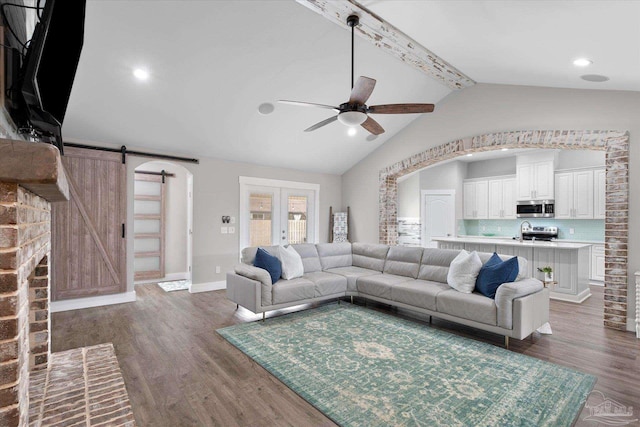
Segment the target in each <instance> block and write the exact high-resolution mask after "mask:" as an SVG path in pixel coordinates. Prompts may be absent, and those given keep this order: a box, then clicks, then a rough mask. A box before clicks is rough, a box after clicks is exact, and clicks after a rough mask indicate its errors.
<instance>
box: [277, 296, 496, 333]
mask: <svg viewBox="0 0 640 427" xmlns="http://www.w3.org/2000/svg"><path fill="white" fill-rule="evenodd" d="M274 289H275V287H274ZM436 307H437V308H438V312H439V313H444V314H449V315H451V316H456V317H461V318H463V319H469V320H474V321H476V322H479V323H485V324H487V325H497V318H498V316H497V314H496V313H497V309H496V303H495V301H494V300H492V299H491V298H487V297H485V296H484V295H482V294H479V293H477V292H474V293H472V294H463V293H462V292H458V291H456V290H455V289H449V290H448V291H443V292H440V293H439V294H438V296H437V298H436Z"/></svg>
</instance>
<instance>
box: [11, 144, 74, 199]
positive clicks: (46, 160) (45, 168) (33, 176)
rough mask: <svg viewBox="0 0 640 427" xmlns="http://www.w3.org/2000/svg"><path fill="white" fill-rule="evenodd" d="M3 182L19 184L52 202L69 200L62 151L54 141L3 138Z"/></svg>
mask: <svg viewBox="0 0 640 427" xmlns="http://www.w3.org/2000/svg"><path fill="white" fill-rule="evenodd" d="M0 182H4V183H15V184H19V185H20V186H22V187H24V188H26V189H27V190H29V191H31V192H32V193H34V194H36V195H38V196H40V197H42V198H43V199H45V200H47V201H48V202H62V201H66V200H69V184H68V183H67V176H66V175H65V173H64V168H63V167H62V161H61V160H60V153H59V152H58V149H57V148H56V147H54V146H53V145H50V144H43V143H37V142H26V141H17V140H11V139H0Z"/></svg>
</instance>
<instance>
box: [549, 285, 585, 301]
mask: <svg viewBox="0 0 640 427" xmlns="http://www.w3.org/2000/svg"><path fill="white" fill-rule="evenodd" d="M590 296H591V291H590V290H589V288H587V289H585V290H584V291H582V292H580V293H579V294H578V295H570V294H562V293H559V292H551V293H550V295H549V298H551V299H555V300H558V301H565V302H573V303H576V304H582V303H583V302H585V301H586V300H587V298H589V297H590Z"/></svg>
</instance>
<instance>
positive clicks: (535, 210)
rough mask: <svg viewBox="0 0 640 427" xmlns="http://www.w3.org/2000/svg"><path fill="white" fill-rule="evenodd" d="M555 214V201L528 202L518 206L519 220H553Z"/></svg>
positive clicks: (519, 203) (517, 214) (521, 202)
mask: <svg viewBox="0 0 640 427" xmlns="http://www.w3.org/2000/svg"><path fill="white" fill-rule="evenodd" d="M554 213H555V210H554V201H553V200H526V201H519V202H518V204H517V205H516V216H517V217H518V218H553V216H554Z"/></svg>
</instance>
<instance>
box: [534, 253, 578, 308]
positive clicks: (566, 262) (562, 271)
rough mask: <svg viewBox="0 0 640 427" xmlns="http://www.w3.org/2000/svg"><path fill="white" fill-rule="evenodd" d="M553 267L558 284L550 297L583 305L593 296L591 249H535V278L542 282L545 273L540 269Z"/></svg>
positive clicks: (554, 278) (554, 277)
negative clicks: (590, 273) (591, 287)
mask: <svg viewBox="0 0 640 427" xmlns="http://www.w3.org/2000/svg"><path fill="white" fill-rule="evenodd" d="M546 266H551V268H552V269H553V280H554V281H555V282H557V283H556V285H555V287H553V288H552V290H551V295H550V297H551V298H552V299H558V300H562V301H569V302H576V303H581V302H583V301H584V300H586V299H587V298H589V297H590V296H591V292H590V290H589V247H588V246H585V247H582V248H578V249H574V250H562V249H555V248H538V247H534V248H533V272H534V277H537V278H539V279H540V280H542V278H543V277H544V273H541V272H539V271H538V268H542V267H546Z"/></svg>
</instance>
